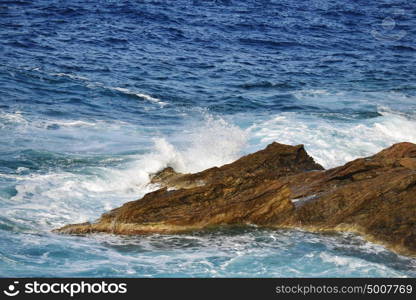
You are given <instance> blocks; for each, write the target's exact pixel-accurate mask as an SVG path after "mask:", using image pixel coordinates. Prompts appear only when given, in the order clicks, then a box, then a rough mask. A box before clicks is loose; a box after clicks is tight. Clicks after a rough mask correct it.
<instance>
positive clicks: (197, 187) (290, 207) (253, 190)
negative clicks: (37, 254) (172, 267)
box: [56, 143, 416, 255]
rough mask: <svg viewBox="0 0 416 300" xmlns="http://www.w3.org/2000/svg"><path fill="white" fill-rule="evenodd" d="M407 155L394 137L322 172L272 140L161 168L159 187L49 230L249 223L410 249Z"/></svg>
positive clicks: (410, 152)
mask: <svg viewBox="0 0 416 300" xmlns="http://www.w3.org/2000/svg"><path fill="white" fill-rule="evenodd" d="M415 160H416V145H415V144H412V143H400V144H396V145H393V146H392V147H390V148H388V149H385V150H383V151H381V152H379V153H378V154H376V155H373V156H371V157H367V158H360V159H356V160H354V161H352V162H349V163H347V164H345V165H344V166H340V167H337V168H333V169H330V170H327V171H324V170H323V168H322V167H321V166H320V165H318V164H316V163H315V162H314V161H313V159H312V158H311V157H310V156H309V155H308V154H307V153H306V151H305V150H304V148H303V146H302V145H299V146H288V145H282V144H278V143H273V144H271V145H269V146H268V147H267V148H266V149H264V150H261V151H258V152H256V153H253V154H250V155H247V156H244V157H242V158H240V159H239V160H237V161H235V162H234V163H231V164H228V165H224V166H222V167H220V168H211V169H208V170H205V171H203V172H199V173H196V174H180V173H176V172H175V171H174V170H173V169H171V168H167V169H165V170H163V171H161V172H159V173H158V174H156V175H155V176H154V177H153V178H152V182H153V183H157V184H160V185H161V186H162V188H161V189H159V190H157V191H155V192H152V193H149V194H147V195H145V196H144V197H143V198H142V199H140V200H136V201H132V202H128V203H126V204H124V205H123V206H121V207H119V208H116V209H114V210H112V211H110V212H108V213H106V214H103V215H102V217H101V218H100V219H99V220H98V221H97V222H96V223H93V224H90V223H84V224H75V225H67V226H65V227H63V228H60V229H58V230H56V231H57V232H62V233H75V234H84V233H89V232H108V233H116V234H146V233H156V232H157V233H173V232H181V231H187V230H194V229H201V228H204V227H207V226H216V225H224V224H239V225H242V224H256V225H262V226H269V227H301V228H305V229H309V230H316V231H352V232H356V233H359V234H362V235H364V236H365V237H367V238H368V239H370V240H372V241H376V242H379V243H383V244H384V245H386V246H388V247H390V248H391V249H393V250H396V251H397V252H399V253H403V254H408V255H416V242H415V237H416V171H415V170H416V168H415ZM172 189H176V190H172Z"/></svg>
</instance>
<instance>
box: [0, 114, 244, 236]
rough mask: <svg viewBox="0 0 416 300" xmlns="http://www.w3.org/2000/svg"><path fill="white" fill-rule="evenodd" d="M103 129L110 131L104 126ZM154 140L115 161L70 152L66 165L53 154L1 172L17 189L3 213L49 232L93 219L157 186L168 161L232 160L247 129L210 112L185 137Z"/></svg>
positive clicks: (204, 164) (200, 165)
mask: <svg viewBox="0 0 416 300" xmlns="http://www.w3.org/2000/svg"><path fill="white" fill-rule="evenodd" d="M64 124H67V123H64ZM71 125H74V124H71ZM75 125H78V124H77V123H75ZM100 128H101V127H100ZM100 130H105V131H106V132H107V131H108V130H107V129H106V128H105V127H102V128H101V129H100ZM77 132H78V131H77ZM111 134H113V133H111ZM181 139H182V140H181ZM91 143H93V144H94V141H91ZM153 143H154V144H153V147H152V149H151V150H150V151H147V152H145V153H144V154H129V155H122V156H121V157H120V158H119V159H118V160H117V159H116V160H112V161H111V164H109V163H108V157H106V158H105V159H104V158H103V161H102V162H101V163H100V162H96V161H94V163H93V164H88V160H87V159H84V160H83V161H86V162H87V164H82V163H80V162H77V160H71V157H68V159H67V160H66V163H65V166H62V165H61V164H62V162H61V161H62V158H60V157H50V158H49V160H48V162H47V166H46V167H45V168H42V170H40V171H39V172H22V170H20V172H17V171H16V174H1V173H0V178H4V179H8V180H14V182H15V183H14V184H15V187H14V188H15V191H16V193H15V195H14V196H12V197H11V198H9V199H2V198H1V196H0V203H1V204H2V205H7V210H3V212H1V213H0V216H3V217H5V218H7V219H9V220H12V221H13V222H15V223H21V224H26V225H27V226H28V227H31V228H34V230H35V228H36V230H45V231H48V230H50V229H51V228H55V227H59V226H62V225H64V224H67V223H73V222H85V221H87V220H89V221H93V220H94V219H96V218H97V217H98V215H99V213H97V212H103V211H108V210H110V209H112V208H114V207H117V206H120V205H121V204H123V203H124V202H126V201H130V200H134V199H137V198H140V197H141V196H143V195H144V194H145V193H148V192H150V191H153V190H154V189H156V188H157V186H155V185H149V181H150V180H149V179H150V175H151V174H153V173H156V172H157V171H159V170H162V169H163V168H165V167H167V166H172V167H174V168H175V169H176V170H178V171H180V172H197V171H201V170H204V169H206V168H210V167H214V166H221V165H223V164H226V163H229V162H232V161H233V160H235V159H237V158H238V157H239V156H240V155H241V151H242V149H244V147H245V143H246V133H245V132H244V131H243V130H242V129H240V128H239V127H236V126H234V125H232V124H230V123H228V122H226V121H225V120H223V119H220V118H213V117H211V116H207V117H206V118H205V120H204V122H203V123H202V124H200V125H199V126H192V127H190V129H188V130H187V134H186V139H185V140H183V136H177V137H173V138H172V137H171V139H168V138H166V137H163V136H160V137H158V138H154V140H153ZM89 144H90V143H89ZM28 159H30V157H29V158H28ZM59 159H60V161H56V162H54V161H53V160H59ZM104 160H105V161H104ZM71 161H73V162H74V163H73V166H71ZM45 171H46V173H44V172H45Z"/></svg>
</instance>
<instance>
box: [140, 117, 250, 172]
mask: <svg viewBox="0 0 416 300" xmlns="http://www.w3.org/2000/svg"><path fill="white" fill-rule="evenodd" d="M185 134H187V138H188V141H187V142H186V143H184V145H180V146H177V147H174V146H173V145H172V144H170V143H169V142H168V141H167V140H166V139H163V138H161V139H155V149H156V152H155V153H154V154H153V159H155V160H156V161H159V162H161V163H162V165H163V166H164V167H166V166H170V167H173V168H174V169H175V170H177V171H179V172H185V173H187V172H191V173H193V172H199V171H202V170H204V169H207V168H210V167H215V166H217V167H218V166H222V165H224V164H227V163H230V162H232V161H234V160H236V159H237V158H239V156H240V155H241V151H242V149H243V148H244V146H245V144H246V141H247V133H246V132H245V131H244V130H242V129H240V128H239V127H237V126H234V125H231V124H229V123H228V122H226V121H225V120H223V119H221V118H217V119H215V118H212V117H210V116H208V117H206V119H205V121H204V123H203V125H202V126H200V127H196V128H195V129H193V130H191V131H190V132H188V133H185ZM147 159H148V157H147Z"/></svg>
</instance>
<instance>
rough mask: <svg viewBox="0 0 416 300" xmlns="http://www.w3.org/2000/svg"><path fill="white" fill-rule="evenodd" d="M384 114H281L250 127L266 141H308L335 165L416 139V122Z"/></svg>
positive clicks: (308, 146)
mask: <svg viewBox="0 0 416 300" xmlns="http://www.w3.org/2000/svg"><path fill="white" fill-rule="evenodd" d="M379 113H380V114H381V116H380V117H376V118H372V119H367V120H365V121H363V120H358V121H354V120H344V121H342V120H336V121H334V120H331V119H325V118H322V116H321V115H301V114H296V113H281V114H278V115H276V116H274V117H273V118H272V119H270V120H267V121H264V122H262V123H257V124H255V125H253V126H252V127H251V128H250V132H251V134H252V136H254V137H256V138H259V139H260V141H261V143H262V144H268V143H271V142H273V141H277V142H280V143H286V144H292V145H295V144H304V145H305V148H306V150H307V151H308V153H309V154H311V156H313V157H314V158H315V160H316V161H317V162H318V163H320V164H322V165H323V166H324V167H334V166H337V165H341V164H344V163H346V162H347V161H350V160H353V159H355V158H358V157H362V156H368V155H372V154H375V153H376V152H378V151H380V150H381V149H383V148H385V147H388V146H390V145H392V144H394V143H397V142H405V141H408V142H413V143H415V142H416V121H415V120H414V119H411V118H410V117H408V116H405V115H403V114H401V113H397V112H393V111H388V110H386V109H381V108H380V110H379Z"/></svg>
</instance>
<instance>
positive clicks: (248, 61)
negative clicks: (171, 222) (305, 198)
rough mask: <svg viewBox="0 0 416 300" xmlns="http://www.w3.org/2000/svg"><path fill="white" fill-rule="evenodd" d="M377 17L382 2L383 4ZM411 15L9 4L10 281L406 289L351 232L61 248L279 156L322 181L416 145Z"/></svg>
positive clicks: (390, 262) (380, 253)
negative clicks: (226, 167) (323, 171)
mask: <svg viewBox="0 0 416 300" xmlns="http://www.w3.org/2000/svg"><path fill="white" fill-rule="evenodd" d="M374 2H375V1H374ZM415 11H416V7H415V4H414V3H412V2H410V1H377V3H367V2H366V1H356V2H352V3H345V1H339V0H335V1H329V0H328V1H308V2H306V1H298V2H296V3H294V2H293V1H244V2H243V1H184V0H180V1H175V4H174V5H173V4H171V3H170V2H169V3H168V2H166V1H143V2H132V1H96V2H94V3H91V2H88V3H85V1H75V0H73V1H46V0H37V1H7V2H2V3H0V16H1V18H0V25H1V26H0V37H1V38H0V137H1V139H0V276H96V277H102V276H108V277H113V276H117V277H123V276H133V277H172V276H177V277H207V276H208V277H211V276H212V277H231V276H233V277H270V276H271V277H290V276H294V277H303V276H307V277H315V276H317V277H332V276H335V277H351V276H357V277H360V276H367V277H368V276H371V277H379V276H383V277H400V276H410V277H415V276H416V260H415V259H410V258H406V257H403V256H398V255H396V254H394V253H392V252H390V251H388V250H386V249H384V248H383V247H381V246H378V245H374V244H371V243H368V242H365V241H364V240H362V239H361V238H360V237H357V236H354V235H348V234H339V235H318V234H313V233H307V232H303V231H297V230H275V231H271V230H266V229H260V228H254V227H250V228H230V229H225V228H224V229H221V230H218V231H204V232H197V233H194V234H185V235H168V236H161V235H154V236H146V237H117V236H109V235H91V236H86V237H79V236H77V237H74V236H62V235H56V234H53V233H51V230H52V229H54V228H57V227H60V226H62V225H65V224H68V223H77V222H84V221H88V220H89V221H93V220H95V219H97V218H98V217H99V216H100V215H101V213H103V212H105V211H108V210H110V209H112V208H115V207H117V206H119V205H121V204H123V203H124V202H126V201H131V200H134V199H138V198H140V197H141V196H143V195H144V194H145V193H147V192H149V191H152V190H154V189H156V188H157V187H155V186H152V185H149V184H148V183H149V174H151V173H154V172H156V171H158V170H161V169H162V168H164V167H166V166H172V167H174V168H175V169H176V170H178V171H181V172H197V171H200V170H203V169H205V168H208V167H212V166H220V165H222V164H225V163H229V162H231V161H233V160H235V159H237V158H238V157H240V156H241V155H243V154H246V153H249V152H252V151H256V150H259V149H261V148H263V147H265V146H266V145H267V144H268V143H271V142H272V141H278V142H281V143H288V144H301V143H303V144H305V147H306V150H307V151H308V152H309V153H310V154H311V155H312V156H313V157H314V158H315V159H316V161H317V162H319V163H321V164H322V165H323V166H325V167H327V168H328V167H334V166H336V165H339V164H343V163H345V162H347V161H349V160H351V159H354V158H356V157H359V156H365V155H371V154H374V153H376V152H377V151H379V150H381V149H382V148H384V147H387V146H389V145H391V144H392V143H395V142H402V141H410V142H416V116H415V108H416V84H415V82H416V73H415V71H414V70H415V68H414V67H415V65H416V64H415V62H416V60H415V50H416V47H415V45H414V40H415V38H416V31H415V28H416V26H415V25H416V24H415V18H414V13H415Z"/></svg>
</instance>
